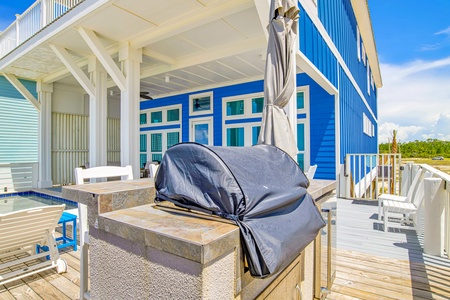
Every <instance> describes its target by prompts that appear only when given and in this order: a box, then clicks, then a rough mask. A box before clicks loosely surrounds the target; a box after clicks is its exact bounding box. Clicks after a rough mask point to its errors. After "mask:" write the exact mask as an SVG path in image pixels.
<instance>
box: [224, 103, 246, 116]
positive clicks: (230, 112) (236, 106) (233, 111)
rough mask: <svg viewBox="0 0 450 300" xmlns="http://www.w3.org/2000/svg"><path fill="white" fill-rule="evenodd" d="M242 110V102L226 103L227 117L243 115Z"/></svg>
mask: <svg viewBox="0 0 450 300" xmlns="http://www.w3.org/2000/svg"><path fill="white" fill-rule="evenodd" d="M244 109H245V107H244V100H237V101H229V102H227V116H237V115H243V114H244Z"/></svg>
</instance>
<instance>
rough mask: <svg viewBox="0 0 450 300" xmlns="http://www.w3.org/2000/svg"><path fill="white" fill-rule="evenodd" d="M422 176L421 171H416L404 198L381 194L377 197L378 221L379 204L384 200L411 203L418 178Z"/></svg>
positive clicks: (379, 215) (379, 218) (379, 213)
mask: <svg viewBox="0 0 450 300" xmlns="http://www.w3.org/2000/svg"><path fill="white" fill-rule="evenodd" d="M421 176H422V170H421V169H418V170H417V171H416V174H415V175H414V178H413V181H412V182H411V185H410V187H409V189H408V193H407V194H406V196H399V195H393V194H381V195H379V196H378V220H381V212H382V209H381V204H382V203H383V201H384V200H390V201H398V202H406V203H407V202H411V199H412V197H413V194H414V192H415V190H416V188H417V185H418V183H419V181H420V178H421Z"/></svg>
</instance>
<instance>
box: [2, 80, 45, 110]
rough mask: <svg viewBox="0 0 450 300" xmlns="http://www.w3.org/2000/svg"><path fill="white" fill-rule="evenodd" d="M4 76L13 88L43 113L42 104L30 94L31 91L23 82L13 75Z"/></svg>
mask: <svg viewBox="0 0 450 300" xmlns="http://www.w3.org/2000/svg"><path fill="white" fill-rule="evenodd" d="M3 76H5V78H6V79H7V80H8V81H9V83H11V85H12V86H14V87H15V88H16V90H17V91H18V92H19V93H20V94H21V95H22V96H23V97H24V98H25V99H27V100H28V102H30V103H31V104H32V105H33V106H34V107H35V108H36V110H37V111H38V112H39V111H41V103H39V101H38V100H37V99H36V98H35V97H34V96H33V95H32V94H31V93H30V91H28V90H27V88H26V87H25V86H24V85H23V84H22V82H20V81H19V79H17V77H16V76H14V75H12V74H6V73H4V74H3Z"/></svg>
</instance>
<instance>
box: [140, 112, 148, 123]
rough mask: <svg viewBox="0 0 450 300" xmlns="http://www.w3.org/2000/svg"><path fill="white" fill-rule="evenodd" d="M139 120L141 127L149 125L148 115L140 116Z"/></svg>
mask: <svg viewBox="0 0 450 300" xmlns="http://www.w3.org/2000/svg"><path fill="white" fill-rule="evenodd" d="M139 120H140V124H141V125H144V124H147V114H146V113H144V114H140V115H139Z"/></svg>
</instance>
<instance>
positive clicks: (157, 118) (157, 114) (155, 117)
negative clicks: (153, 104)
mask: <svg viewBox="0 0 450 300" xmlns="http://www.w3.org/2000/svg"><path fill="white" fill-rule="evenodd" d="M150 115H151V122H152V123H162V121H163V119H162V117H163V114H162V111H154V112H152V113H150Z"/></svg>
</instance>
